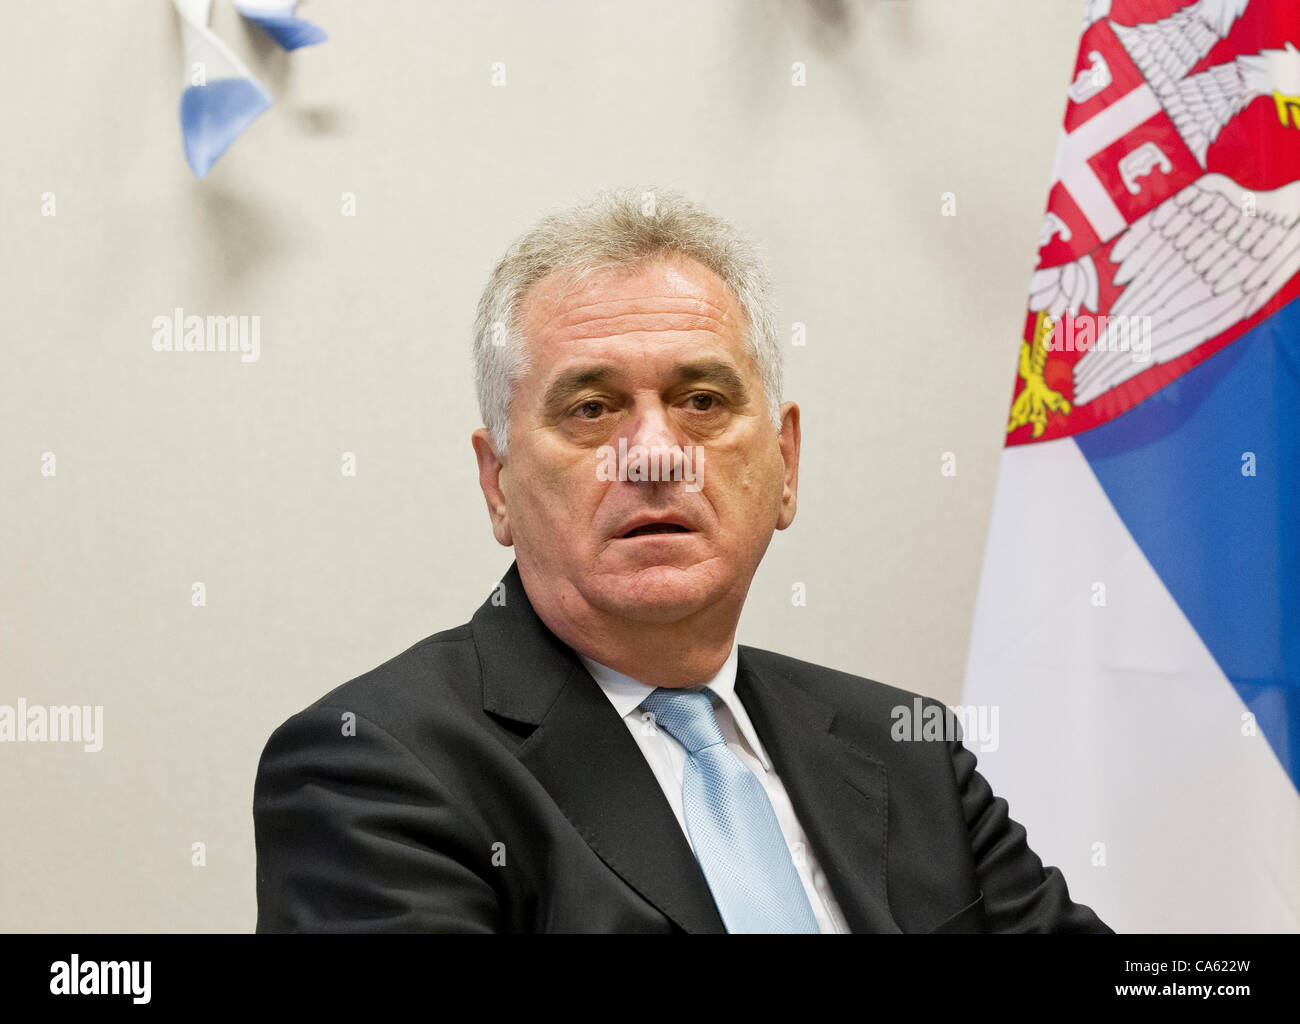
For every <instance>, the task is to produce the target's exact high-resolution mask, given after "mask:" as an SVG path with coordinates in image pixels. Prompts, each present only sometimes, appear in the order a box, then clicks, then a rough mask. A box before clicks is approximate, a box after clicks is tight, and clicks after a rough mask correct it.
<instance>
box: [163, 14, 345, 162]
mask: <svg viewBox="0 0 1300 1024" xmlns="http://www.w3.org/2000/svg"><path fill="white" fill-rule="evenodd" d="M172 3H173V4H174V5H175V7H176V11H177V13H179V14H180V18H181V37H182V42H183V44H184V47H185V79H184V87H185V91H184V93H182V94H181V138H182V140H183V142H184V144H185V159H186V161H188V163H189V165H190V169H191V170H193V171H194V174H195V175H196V176H197V177H199V178H203V177H206V176H207V173H208V171H210V170H211V169H212V165H213V164H214V163H216V162H217V158H218V157H220V156H221V154H222V153H224V152H225V151H226V150H227V149H229V148H230V144H231V143H232V142H234V141H235V139H237V138H239V136H240V135H242V134H243V132H244V131H245V130H246V129H247V128H248V126H249V125H251V124H252V123H253V122H254V121H255V120H257V118H258V117H259V116H261V115H262V114H263V113H264V112H265V111H266V110H267V109H269V108H270V106H271V94H270V93H269V92H267V90H266V87H265V86H264V85H262V83H261V82H259V81H258V80H257V76H255V75H254V74H253V73H252V72H251V71H249V70H248V68H247V67H246V66H245V65H244V63H243V61H241V60H240V59H239V58H238V57H237V56H235V54H234V52H233V51H232V50H231V49H230V47H228V46H227V45H226V44H225V43H223V42H222V41H221V39H220V38H218V36H217V35H216V33H214V32H213V31H212V30H211V29H210V28H209V27H208V18H209V15H210V14H211V10H212V0H172ZM297 6H298V5H297V3H296V2H274V0H236V3H235V7H236V8H238V10H239V13H240V14H241V15H243V16H244V17H245V18H247V19H248V20H249V21H252V22H254V23H256V24H257V25H259V26H261V27H262V28H263V29H265V30H266V32H267V33H269V34H270V36H271V38H273V39H274V40H275V41H276V42H277V43H278V44H279V45H280V46H281V47H283V48H284V49H286V50H296V49H298V47H300V46H309V45H311V44H312V43H319V42H323V41H324V40H325V39H326V38H328V37H327V36H326V34H325V32H324V31H323V30H322V29H320V28H319V27H317V26H316V25H313V24H312V23H311V22H309V21H304V20H303V19H301V18H298V17H296V16H295V14H294V11H295V9H296V8H297Z"/></svg>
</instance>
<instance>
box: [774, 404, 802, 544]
mask: <svg viewBox="0 0 1300 1024" xmlns="http://www.w3.org/2000/svg"><path fill="white" fill-rule="evenodd" d="M780 444H781V461H782V462H784V463H785V488H784V489H783V490H782V492H781V515H780V517H779V518H778V519H777V521H776V528H777V529H778V530H784V529H785V528H786V527H787V526H789V525H790V524H791V523H793V522H794V513H795V507H796V506H797V505H798V499H799V407H798V406H797V405H795V404H794V402H786V403H785V404H784V405H782V406H781V434H780Z"/></svg>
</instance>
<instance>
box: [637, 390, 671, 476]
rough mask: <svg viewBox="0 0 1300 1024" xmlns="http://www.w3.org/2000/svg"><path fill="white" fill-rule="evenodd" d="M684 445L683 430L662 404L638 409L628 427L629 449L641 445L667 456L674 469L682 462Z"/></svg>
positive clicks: (654, 452) (661, 455)
mask: <svg viewBox="0 0 1300 1024" xmlns="http://www.w3.org/2000/svg"><path fill="white" fill-rule="evenodd" d="M682 443H683V437H682V434H681V428H680V426H679V425H678V424H676V423H674V422H673V420H672V418H671V417H670V416H669V414H668V409H667V408H665V407H664V405H663V404H662V403H655V404H653V405H647V406H642V407H640V408H638V409H637V411H636V415H634V416H633V417H632V419H631V421H630V422H629V423H628V425H627V444H628V447H629V448H632V447H633V446H636V445H640V446H641V447H643V448H645V449H647V451H649V452H650V453H652V454H655V455H658V456H660V457H661V458H662V457H663V456H664V455H667V456H668V458H669V460H670V464H671V466H672V467H673V468H674V469H675V468H676V467H677V466H678V465H679V464H680V462H681V460H682V454H683V452H682Z"/></svg>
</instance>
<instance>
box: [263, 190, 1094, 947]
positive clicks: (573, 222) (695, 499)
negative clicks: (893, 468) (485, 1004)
mask: <svg viewBox="0 0 1300 1024" xmlns="http://www.w3.org/2000/svg"><path fill="white" fill-rule="evenodd" d="M768 293H769V288H768V283H767V279H766V275H765V272H764V269H763V266H762V263H761V261H760V260H759V258H758V257H757V254H756V252H755V250H754V249H753V247H752V246H750V245H749V244H748V243H747V242H746V241H745V240H744V239H743V238H741V237H740V236H739V235H738V234H737V233H736V232H735V231H734V230H733V229H732V228H730V227H729V226H728V225H726V224H725V223H723V222H722V221H720V220H718V219H717V218H715V217H713V216H711V215H710V214H708V213H706V212H705V211H703V210H701V209H700V208H698V207H697V206H695V205H693V204H691V203H689V202H687V201H685V200H684V199H682V198H680V197H678V196H672V195H659V196H655V195H653V194H650V193H646V194H640V193H630V192H620V193H612V194H607V195H603V196H601V197H600V198H598V199H597V200H595V201H594V202H592V203H589V204H587V205H585V206H582V207H578V208H576V209H573V210H569V211H566V212H564V213H560V214H556V215H554V216H552V217H549V218H547V219H546V220H544V221H543V222H542V223H541V224H540V225H538V227H536V228H535V229H534V230H533V231H531V232H530V233H529V234H527V235H525V236H524V237H523V238H521V239H520V240H519V241H518V242H516V243H515V245H514V246H513V247H512V248H511V249H510V251H509V252H508V253H507V254H506V256H505V258H504V259H503V260H502V261H501V263H500V264H499V265H498V266H497V267H496V269H495V271H494V272H493V274H492V277H491V280H490V281H489V282H488V285H487V288H486V290H485V292H484V295H483V298H482V300H481V302H480V305H479V312H478V320H477V324H476V342H475V359H476V382H477V387H478V396H479V403H480V408H481V411H482V415H483V422H484V424H485V427H484V428H483V429H479V430H476V431H475V432H474V434H473V437H472V441H473V447H474V452H475V454H476V456H477V459H478V469H479V483H480V486H481V488H482V490H483V494H484V497H485V498H486V501H487V507H488V513H489V516H490V518H491V523H492V530H493V533H494V534H495V536H496V539H497V540H498V541H499V542H500V543H501V544H503V545H506V546H513V547H514V549H515V563H514V564H513V565H512V566H511V567H510V569H509V571H508V572H507V573H506V575H505V577H504V579H502V581H501V583H500V584H499V585H498V587H497V588H496V590H495V591H494V592H493V594H492V595H491V596H490V597H489V598H488V599H487V600H486V601H484V603H483V604H482V606H481V607H480V608H479V609H478V611H477V612H476V613H475V614H474V616H473V618H472V619H471V620H470V622H468V623H467V624H465V625H462V626H460V627H458V628H456V629H451V630H448V631H446V632H443V633H438V634H436V635H434V636H431V637H429V638H428V639H426V640H424V641H421V642H420V643H418V644H416V645H415V646H414V647H412V648H411V649H410V650H408V651H407V652H406V653H404V654H402V655H399V656H398V657H396V658H394V659H393V660H392V661H389V662H388V663H386V664H385V665H382V666H380V667H379V668H377V669H375V670H373V671H372V672H369V673H367V674H366V675H364V676H361V677H360V678H358V679H355V680H353V681H352V682H350V683H347V684H345V685H343V686H341V687H339V688H338V689H336V690H334V691H332V692H331V693H329V694H327V695H326V696H324V697H322V698H321V699H320V700H319V701H317V702H316V703H315V704H313V705H312V706H311V707H309V708H307V709H306V710H304V711H302V712H301V713H299V714H297V715H295V716H293V717H292V718H290V719H289V720H288V721H287V722H285V723H284V724H283V725H282V726H281V727H280V728H279V729H277V730H276V732H275V733H274V735H272V737H271V739H270V741H269V742H268V744H267V746H266V750H265V752H264V753H263V756H262V760H261V764H260V766H259V770H258V778H257V783H256V790H255V794H254V818H255V826H256V839H257V858H258V872H257V893H258V908H259V914H258V930H259V931H353V932H360V931H437V932H497V931H511V932H515V931H530V932H542V931H568V932H674V931H686V932H722V931H732V932H741V931H758V932H800V931H802V932H848V931H853V932H900V931H903V932H925V931H1095V932H1108V931H1109V929H1108V928H1107V927H1106V926H1105V925H1104V924H1103V923H1102V922H1101V921H1099V920H1098V919H1097V917H1096V916H1095V915H1094V914H1093V913H1092V911H1091V910H1089V909H1088V908H1087V907H1083V906H1080V905H1078V904H1075V903H1073V902H1071V901H1070V898H1069V895H1068V892H1067V889H1066V885H1065V881H1064V879H1063V878H1062V877H1061V875H1060V873H1059V872H1058V871H1057V870H1056V869H1055V868H1047V869H1044V868H1043V865H1042V863H1041V862H1040V861H1039V859H1038V858H1037V857H1036V856H1035V855H1034V853H1033V852H1032V851H1031V850H1030V849H1029V847H1028V846H1027V845H1026V839H1025V832H1024V830H1023V829H1022V828H1021V827H1020V826H1019V825H1018V824H1016V823H1015V822H1014V821H1012V820H1011V819H1010V818H1009V817H1008V815H1007V806H1006V803H1005V802H1004V801H1002V800H1000V799H995V798H994V796H993V794H992V793H991V791H990V789H989V786H988V784H987V783H986V782H985V780H984V779H983V778H982V777H981V776H980V775H979V774H978V773H977V772H976V771H975V758H974V756H973V755H972V754H971V753H969V752H968V751H967V750H966V749H965V748H964V747H963V746H962V744H961V742H960V739H959V738H957V737H955V736H949V737H948V738H947V739H945V740H930V741H906V740H905V741H895V740H894V739H892V738H891V726H893V724H894V722H895V716H894V714H893V711H894V709H896V708H899V707H905V708H911V707H912V706H913V699H914V695H913V694H910V693H907V692H904V691H901V690H897V689H894V688H892V687H889V686H884V685H882V684H880V683H876V682H872V681H870V680H868V679H863V678H859V677H856V676H852V675H849V674H847V673H844V672H836V671H832V670H830V669H826V668H822V667H819V666H817V665H812V664H809V663H807V662H803V661H797V660H795V659H793V658H788V657H784V656H782V655H779V654H774V653H771V652H767V651H762V650H758V649H756V648H751V647H738V646H737V644H736V641H735V635H736V627H737V622H738V620H739V618H740V613H741V608H742V606H743V605H744V601H745V596H746V593H747V592H748V589H749V585H750V581H751V579H752V578H753V575H754V572H755V570H756V569H757V567H758V563H759V561H760V560H761V559H762V557H763V554H764V552H765V551H766V550H767V546H768V543H769V542H770V540H771V538H772V533H773V530H776V529H782V530H783V529H785V528H786V527H788V526H789V525H790V524H791V522H792V521H793V520H794V516H795V507H796V497H797V491H798V480H799V445H800V436H799V408H798V406H797V405H795V404H794V403H792V402H785V403H782V402H781V401H780V397H781V352H780V347H779V343H778V341H777V336H776V326H775V318H774V316H773V313H772V312H771V309H770V306H769V302H770V300H769V296H768ZM926 704H927V706H938V705H937V704H936V702H934V701H926ZM945 713H947V712H946V710H945Z"/></svg>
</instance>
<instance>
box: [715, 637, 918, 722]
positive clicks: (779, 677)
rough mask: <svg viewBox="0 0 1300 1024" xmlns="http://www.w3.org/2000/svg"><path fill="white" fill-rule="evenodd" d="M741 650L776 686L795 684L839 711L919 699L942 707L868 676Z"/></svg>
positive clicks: (753, 649)
mask: <svg viewBox="0 0 1300 1024" xmlns="http://www.w3.org/2000/svg"><path fill="white" fill-rule="evenodd" d="M740 650H741V651H742V652H743V653H744V655H745V658H746V660H747V661H749V662H750V663H751V664H753V665H754V666H755V667H756V668H757V669H758V671H759V672H760V673H761V674H762V675H763V678H764V679H770V680H771V681H772V682H773V683H774V684H777V685H786V686H797V687H798V688H799V689H801V690H803V691H805V692H806V693H809V694H811V695H812V696H814V697H817V698H819V699H821V700H823V701H825V702H826V703H827V704H831V705H833V706H834V707H836V708H837V709H840V710H849V709H852V708H863V709H864V710H866V711H867V712H869V713H875V712H879V711H885V712H886V713H887V712H888V710H889V709H891V708H894V707H898V706H900V705H903V706H907V707H912V706H913V702H914V701H918V700H919V701H921V703H922V706H928V705H934V704H937V705H940V706H942V702H941V701H939V700H936V699H935V698H933V697H927V696H925V695H924V694H920V693H914V692H913V691H911V690H904V689H902V688H901V687H898V686H890V685H889V684H888V683H882V682H878V681H877V680H875V679H870V678H868V677H867V676H859V675H854V674H853V673H852V672H842V671H840V670H839V669H834V668H828V667H827V666H825V665H818V664H815V663H814V662H811V661H802V660H800V659H799V658H792V657H790V656H789V655H787V654H778V653H776V652H775V651H765V650H763V649H761V648H758V647H746V646H745V645H743V644H742V645H741V647H740Z"/></svg>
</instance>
